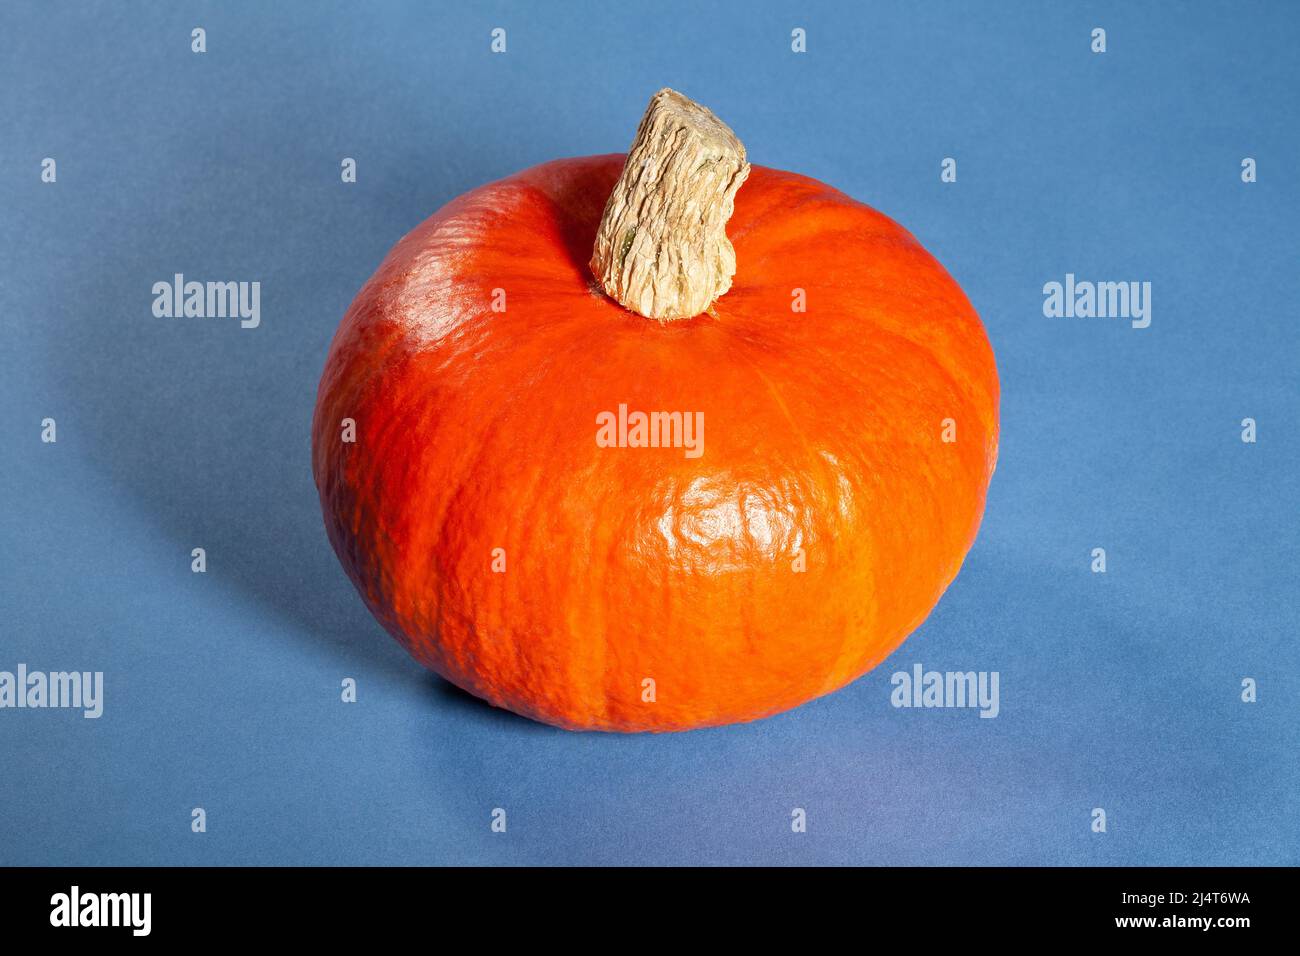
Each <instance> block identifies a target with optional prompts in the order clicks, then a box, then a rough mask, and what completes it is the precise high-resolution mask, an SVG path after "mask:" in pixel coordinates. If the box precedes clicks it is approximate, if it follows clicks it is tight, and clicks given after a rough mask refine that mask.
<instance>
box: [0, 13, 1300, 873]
mask: <svg viewBox="0 0 1300 956" xmlns="http://www.w3.org/2000/svg"><path fill="white" fill-rule="evenodd" d="M802 6H804V5H802V4H800V5H796V4H788V5H770V4H769V5H761V4H760V5H752V4H746V5H741V4H734V5H723V4H696V3H682V4H667V5H664V4H655V5H654V9H657V10H666V11H667V12H658V13H652V12H651V8H650V7H639V6H635V5H629V4H611V3H608V2H600V3H591V4H582V5H579V4H564V5H563V6H560V5H554V6H552V5H547V4H518V5H512V6H505V5H500V6H498V5H492V4H474V5H472V6H471V5H466V6H464V7H461V6H453V5H445V4H432V3H428V2H418V3H409V4H395V3H387V4H381V5H379V10H380V11H382V12H376V13H366V12H362V11H360V10H359V9H358V8H357V5H355V4H343V3H338V4H328V5H326V4H322V5H317V4H312V5H306V4H302V5H297V4H287V3H286V4H267V3H260V2H259V3H247V4H241V3H226V2H223V3H220V4H216V3H214V4H210V5H209V4H184V3H166V4H162V3H159V4H153V5H141V4H131V5H121V6H118V5H108V4H105V5H95V6H93V7H89V6H87V7H82V6H79V5H72V4H62V3H49V4H35V3H32V4H28V3H18V4H9V3H6V4H5V5H4V7H3V9H2V10H0V118H2V121H3V132H2V133H0V224H2V226H3V230H2V233H0V264H2V265H0V321H3V323H4V329H3V341H2V344H0V349H2V351H0V408H2V409H3V413H2V417H0V428H2V429H3V432H2V433H0V455H2V456H3V467H0V500H2V501H3V505H2V506H0V601H2V606H0V636H2V645H0V669H8V670H12V669H13V668H14V667H15V666H16V665H17V664H18V663H19V662H24V663H26V664H28V666H29V667H31V668H33V669H41V670H61V669H77V670H103V671H104V672H105V682H106V689H105V712H104V716H103V717H102V718H101V719H99V720H97V721H95V720H85V719H83V718H82V717H81V716H80V714H79V713H78V712H70V711H58V710H46V711H30V710H22V711H17V710H5V711H0V862H3V863H10V864H31V863H58V864H74V863H75V864H101V863H103V864H107V863H153V864H161V863H181V864H189V863H194V864H198V863H477V864H487V863H543V862H560V863H689V862H703V863H740V864H748V863H814V862H818V863H863V864H973V863H989V864H1001V863H1005V864H1029V863H1036V864H1211V863H1214V864H1249V863H1297V862H1300V839H1298V838H1300V824H1298V822H1297V821H1300V812H1298V811H1300V797H1298V796H1297V794H1298V793H1300V772H1298V769H1297V768H1298V767H1300V762H1298V761H1297V752H1298V750H1300V747H1298V744H1300V729H1298V728H1300V721H1297V707H1296V700H1297V692H1298V691H1300V667H1298V666H1297V651H1296V643H1295V642H1296V632H1297V620H1298V617H1300V614H1298V613H1297V612H1298V607H1297V604H1298V600H1297V594H1298V592H1300V588H1297V571H1296V569H1297V567H1298V566H1300V553H1298V552H1300V531H1298V527H1300V525H1298V523H1297V502H1298V501H1300V494H1298V492H1300V488H1297V474H1298V473H1300V467H1298V466H1300V452H1298V450H1297V429H1296V423H1297V421H1298V420H1300V389H1298V387H1297V382H1298V381H1300V379H1298V376H1297V372H1298V368H1297V365H1298V359H1300V350H1298V348H1297V341H1298V338H1297V331H1296V330H1297V306H1296V303H1297V302H1298V301H1300V269H1298V268H1297V256H1298V255H1300V242H1298V241H1297V227H1296V223H1297V222H1298V221H1300V203H1298V201H1297V197H1298V196H1300V182H1298V180H1297V177H1296V173H1295V167H1296V162H1297V158H1298V157H1300V127H1298V126H1297V123H1296V118H1297V115H1300V110H1297V106H1298V105H1300V104H1298V103H1297V100H1298V98H1300V75H1298V68H1297V60H1296V57H1295V55H1294V51H1295V49H1296V48H1297V46H1298V45H1300V13H1298V12H1297V11H1298V10H1300V8H1297V7H1296V6H1295V5H1294V4H1289V3H1282V2H1277V3H1271V4H1270V3H1232V4H1213V5H1212V4H1208V3H1200V4H1185V3H1176V4H1175V3H1167V4H1143V5H1141V7H1142V9H1133V8H1134V7H1136V6H1137V5H1134V4H1129V3H1115V4H1106V5H1091V6H1090V5H1085V4H1075V3H1071V4H1051V5H1049V4H1042V3H1036V2H1035V3H997V4H993V3H990V4H970V3H960V2H954V3H925V4H923V5H922V4H910V3H909V4H893V3H889V4H886V3H871V4H859V3H853V4H848V3H845V4H842V5H832V4H829V3H822V4H816V5H813V9H811V10H802V11H801V10H800V7H802ZM194 26H203V27H204V28H206V30H207V43H208V52H207V53H205V54H203V55H196V54H194V53H191V52H190V30H191V28H192V27H194ZM496 26H503V27H505V28H506V29H507V31H508V51H509V52H508V53H506V54H505V55H493V54H491V53H490V52H489V31H490V30H491V29H492V28H493V27H496ZM796 26H802V27H804V28H805V29H806V30H807V32H808V50H809V52H808V53H807V54H804V55H795V54H793V53H791V52H790V31H791V29H792V28H793V27H796ZM1094 26H1102V27H1105V28H1106V30H1107V31H1108V47H1109V49H1108V52H1106V53H1105V54H1103V55H1094V54H1092V53H1091V52H1090V49H1089V45H1090V31H1091V29H1092V28H1093V27H1094ZM664 85H671V86H673V87H676V88H678V89H680V90H682V91H684V92H686V93H687V94H688V95H690V96H693V97H695V98H697V99H699V100H701V101H703V102H704V103H706V104H708V105H709V106H711V107H712V108H713V109H715V110H716V111H717V112H718V113H719V114H720V115H721V116H722V117H723V118H725V119H726V120H727V121H728V122H729V123H730V124H731V125H732V126H733V127H734V128H735V129H736V130H737V132H738V133H739V135H740V136H741V138H742V139H743V140H744V141H745V143H746V145H747V147H748V150H749V154H750V157H751V158H752V159H753V160H754V161H755V162H758V163H761V164H764V165H769V166H776V167H780V168H786V169H795V170H799V171H801V172H804V173H807V174H809V175H812V176H815V177H817V178H820V179H823V180H825V181H827V182H829V183H831V184H833V185H835V186H837V187H839V188H841V189H843V190H844V191H846V192H848V193H849V194H851V195H853V196H855V197H857V198H860V199H862V200H863V201H865V202H867V203H869V204H871V205H873V206H875V207H877V208H879V209H881V210H883V211H884V212H886V213H888V214H889V215H891V216H893V217H894V218H896V219H898V220H899V221H900V222H902V223H903V224H904V225H905V226H907V227H908V228H909V229H911V230H912V231H913V232H914V233H915V234H916V235H917V237H918V238H919V239H920V240H921V241H922V242H923V243H924V244H925V245H926V246H927V248H929V249H930V250H931V252H933V253H934V254H935V255H936V256H937V257H938V258H939V259H940V260H941V261H942V262H943V263H944V264H945V265H946V266H947V267H948V269H949V270H950V271H951V272H952V274H953V275H954V276H955V277H956V279H957V280H958V281H959V282H960V283H961V285H962V287H963V288H964V289H965V290H966V293H967V294H968V296H969V297H970V299H971V301H972V302H973V303H974V305H975V307H976V308H977V310H978V311H979V312H980V314H981V316H982V317H983V319H984V322H985V324H986V326H987V328H988V332H989V336H990V339H991V341H992V343H993V346H994V349H995V351H996V353H997V358H998V366H999V370H1000V374H1001V379H1002V389H1003V404H1002V428H1003V431H1002V446H1001V447H1002V451H1001V460H1000V464H999V468H998V472H997V474H996V476H995V478H994V481H993V485H992V489H991V492H990V496H989V501H988V511H987V514H986V516H985V520H984V525H983V528H982V530H981V532H980V536H979V539H978V541H977V542H976V544H975V547H974V549H973V550H972V551H971V553H970V556H969V558H968V560H967V562H966V565H965V567H964V569H963V571H962V573H961V575H960V576H959V577H958V579H957V581H956V582H955V583H954V584H953V586H952V587H951V588H950V590H949V591H948V593H947V594H946V596H945V597H944V598H943V600H942V602H941V603H940V605H939V607H938V609H937V610H936V611H935V612H934V613H933V614H932V615H931V617H930V618H929V620H928V621H927V622H926V623H925V624H924V625H923V626H922V627H921V628H920V629H919V630H918V631H917V632H916V633H915V634H914V635H913V636H912V637H911V638H910V639H909V640H908V641H907V642H906V643H905V644H904V645H903V646H902V647H901V648H900V649H899V650H898V651H897V652H896V653H895V654H894V655H893V656H892V657H891V658H890V659H889V660H888V661H887V662H886V663H885V664H883V665H882V666H881V667H879V668H878V669H876V670H875V671H873V672H872V673H870V674H868V675H866V676H865V677H863V678H862V679H860V680H859V681H857V682H856V683H854V684H852V685H851V686H850V687H848V688H847V689H845V690H843V691H842V692H840V693H838V694H835V695H833V696H831V697H829V698H826V699H822V700H819V701H816V702H814V703H811V704H808V705H806V706H804V707H802V708H800V709H798V710H796V711H793V712H791V713H787V714H785V715H782V716H778V717H775V718H772V719H769V720H766V721H763V722H760V723H757V724H751V725H746V726H736V727H728V728H721V729H716V730H707V731H698V732H693V733H689V734H684V735H667V736H649V735H641V736H632V737H626V736H614V735H600V734H582V735H575V734H570V733H565V732H562V731H558V730H554V729H551V728H548V727H545V726H541V725H538V724H534V723H531V722H529V721H527V720H524V719H521V718H518V717H515V716H513V715H511V714H508V713H505V712H502V711H497V710H493V709H491V708H489V707H487V706H486V705H483V704H481V703H479V702H477V701H475V700H474V699H472V698H469V697H467V696H465V695H463V694H461V693H460V692H458V691H456V690H454V689H453V688H451V687H449V686H448V685H446V684H444V683H443V682H441V681H440V680H438V679H437V678H435V677H433V676H432V675H430V674H428V673H426V672H424V671H423V670H421V668H420V667H419V666H417V665H416V664H415V663H414V662H412V661H411V660H409V659H408V658H407V656H406V655H405V653H404V652H403V651H402V650H401V649H400V648H399V647H398V646H397V645H396V643H394V642H393V641H391V640H390V639H389V638H388V637H387V636H386V635H385V634H384V633H383V632H382V630H381V629H380V628H379V626H378V625H377V624H375V623H374V622H373V620H372V619H371V618H370V616H369V615H368V613H367V612H366V610H365V608H364V607H363V606H362V603H361V601H360V599H359V598H358V597H357V596H356V594H355V593H354V592H353V589H352V587H351V586H350V584H349V583H348V582H347V580H346V578H345V577H344V575H343V573H342V571H341V570H340V568H339V566H338V564H337V562H336V560H335V558H334V555H333V553H332V552H331V550H330V548H329V545H328V543H327V541H326V538H325V535H324V531H323V527H322V524H321V520H320V515H319V509H318V504H317V497H316V492H315V489H314V487H313V484H312V480H311V474H310V462H309V423H310V419H311V413H312V405H313V401H314V397H315V390H316V383H317V378H318V376H319V373H320V370H321V368H322V365H323V362H324V358H325V352H326V348H327V346H328V343H329V340H330V337H331V335H332V334H333V332H334V329H335V327H336V325H337V324H338V321H339V320H340V318H341V317H342V315H343V313H344V311H345V309H346V308H347V305H348V303H349V302H350V300H351V298H352V296H353V295H354V294H355V293H356V291H357V290H358V289H359V288H360V286H361V284H362V283H363V282H364V281H365V279H366V278H367V277H368V276H369V274H370V273H371V272H372V271H373V270H374V268H375V267H376V266H377V265H378V263H379V262H380V259H381V258H382V257H383V255H384V253H385V252H386V251H387V250H388V248H389V247H390V246H391V245H392V244H393V243H394V242H395V241H396V240H397V239H398V238H399V237H400V236H402V235H403V234H404V233H405V232H407V231H408V230H409V229H411V228H412V227H414V226H415V225H416V224H417V223H418V222H420V221H421V220H422V219H423V218H425V217H426V216H428V215H429V214H431V213H432V212H433V211H434V210H436V209H437V208H438V207H439V206H441V205H442V204H443V203H445V202H447V201H449V200H450V199H452V198H453V197H455V196H456V195H457V194H459V193H461V192H463V191H464V190H467V189H469V188H471V187H474V186H477V185H479V184H481V183H484V182H488V181H490V180H493V179H497V178H500V177H502V176H505V175H508V174H510V173H512V172H515V171H516V170H519V169H522V168H524V167H527V166H530V165H532V164H535V163H539V162H543V161H545V160H549V159H553V158H555V157H559V156H569V155H580V154H586V153H601V152H612V151H619V150H624V149H626V147H627V145H628V143H629V142H630V140H631V136H632V132H633V130H634V128H635V124H636V121H637V119H638V118H639V116H640V113H641V111H642V109H643V108H644V106H645V103H646V100H647V99H648V98H649V96H650V94H651V93H652V92H653V91H654V90H656V89H657V88H659V87H660V86H664ZM46 156H51V157H54V158H56V159H57V161H58V182H57V184H54V185H48V184H43V183H42V182H41V181H40V162H41V160H42V158H44V157H46ZM344 156H351V157H355V158H356V159H357V162H358V174H359V175H358V182H357V183H356V184H354V185H344V184H343V183H341V181H340V176H339V163H340V160H341V159H342V157H344ZM947 156H952V157H955V158H956V159H957V160H958V181H957V182H956V183H953V184H943V183H941V182H940V179H939V172H940V162H941V160H942V159H943V158H944V157H947ZM1245 156H1252V157H1255V158H1256V159H1257V160H1258V163H1259V181H1258V182H1257V183H1255V184H1253V185H1247V184H1243V183H1242V181H1241V178H1240V172H1241V170H1240V163H1241V160H1242V158H1243V157H1245ZM175 272H183V273H185V274H186V275H187V277H191V278H197V279H223V280H224V279H231V280H253V279H256V280H260V281H261V283H262V324H261V327H260V328H258V329H256V330H251V331H245V330H241V329H240V328H239V327H238V324H237V323H236V322H234V321H231V320H225V321H222V320H214V321H201V320H193V319H191V320H170V319H156V318H154V317H153V316H152V314H151V305H152V293H151V291H150V289H151V286H152V284H153V283H154V282H155V281H159V280H164V281H166V280H170V278H171V276H172V274H173V273H175ZM1066 272H1073V273H1075V274H1076V275H1078V276H1079V278H1080V279H1092V280H1146V281H1150V282H1151V283H1152V284H1153V297H1152V305H1153V312H1152V316H1153V321H1152V325H1151V327H1150V328H1148V329H1146V330H1135V329H1132V328H1130V327H1129V324H1128V322H1126V321H1121V320H1108V319H1066V318H1056V319H1049V318H1045V317H1044V315H1043V312H1042V304H1043V294H1042V287H1043V284H1044V283H1045V282H1048V281H1052V280H1056V281H1060V280H1062V279H1063V277H1064V275H1065V273H1066ZM46 416H52V417H54V418H55V419H57V421H58V442H57V444H52V445H51V444H42V443H41V441H40V422H41V419H42V418H44V417H46ZM1247 416H1250V417H1253V418H1255V419H1257V421H1258V422H1259V441H1258V443H1257V444H1253V445H1251V444H1244V443H1243V442H1242V441H1241V440H1240V430H1241V429H1240V422H1241V420H1242V418H1244V417H1247ZM520 507H521V509H526V508H527V503H526V502H521V503H520ZM194 547H204V548H206V549H207V554H208V573H207V574H204V575H199V574H192V573H191V571H190V550H191V549H192V548H194ZM1094 547H1104V548H1105V549H1106V551H1107V555H1108V566H1109V570H1108V572H1107V573H1106V574H1104V575H1101V574H1093V573H1091V572H1090V570H1089V563H1090V552H1091V550H1092V548H1094ZM918 662H919V663H922V664H923V665H924V666H925V667H927V668H935V669H939V670H957V669H960V670H966V669H973V670H996V671H999V672H1000V674H1001V716H999V717H998V718H997V719H995V720H981V719H979V718H978V717H977V715H976V713H975V712H974V711H970V710H896V709H894V708H892V707H891V706H890V703H889V694H890V690H891V687H890V682H889V678H890V675H891V674H892V673H893V672H894V671H896V670H910V668H911V666H912V665H913V664H914V663H918ZM1246 676H1250V677H1254V678H1255V679H1256V680H1258V682H1259V702H1258V703H1256V704H1253V705H1252V704H1245V703H1242V702H1241V701H1240V693H1241V686H1240V682H1241V679H1242V678H1243V677H1246ZM344 677H354V678H356V680H357V681H358V685H359V701H358V702H357V703H356V704H354V705H345V704H343V703H341V702H340V700H339V694H340V691H339V687H340V681H341V680H342V678H344ZM200 806H201V807H203V808H205V810H206V811H207V815H208V832H207V833H205V834H193V833H191V832H190V811H191V808H193V807H200ZM498 806H500V807H504V808H506V809H507V811H508V814H509V830H508V832H507V833H506V834H504V835H500V834H493V833H491V832H490V831H489V814H490V812H491V810H492V808H493V807H498ZM796 806H797V807H803V808H805V809H806V810H807V813H808V832H807V833H806V834H803V835H797V834H794V833H792V832H791V827H790V812H791V808H793V807H796ZM1094 807H1103V808H1105V810H1106V812H1107V814H1108V818H1109V819H1108V823H1109V826H1108V832H1106V833H1105V834H1095V833H1093V832H1091V829H1090V824H1091V811H1092V808H1094Z"/></svg>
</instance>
